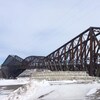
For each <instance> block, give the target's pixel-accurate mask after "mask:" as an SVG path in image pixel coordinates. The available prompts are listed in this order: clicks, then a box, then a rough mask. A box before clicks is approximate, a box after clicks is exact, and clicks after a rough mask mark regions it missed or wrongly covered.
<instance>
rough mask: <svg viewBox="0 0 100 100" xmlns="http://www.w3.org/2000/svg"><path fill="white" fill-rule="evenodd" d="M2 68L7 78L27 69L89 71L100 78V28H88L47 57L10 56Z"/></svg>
mask: <svg viewBox="0 0 100 100" xmlns="http://www.w3.org/2000/svg"><path fill="white" fill-rule="evenodd" d="M1 68H2V73H3V76H4V77H5V78H10V77H16V76H18V75H19V74H20V73H21V72H23V71H24V70H26V69H48V70H51V71H87V73H89V75H91V76H100V27H90V28H88V29H87V30H85V31H84V32H82V33H81V34H79V35H78V36H76V37H75V38H73V39H72V40H70V41H69V42H67V43H66V44H64V45H63V46H61V47H60V48H58V49H57V50H55V51H53V52H52V53H50V54H49V55H47V56H46V57H44V56H29V57H27V58H25V59H22V58H20V57H18V56H11V55H9V56H8V57H7V59H6V60H5V62H4V63H3V64H2V66H1Z"/></svg>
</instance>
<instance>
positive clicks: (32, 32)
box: [0, 0, 100, 63]
mask: <svg viewBox="0 0 100 100" xmlns="http://www.w3.org/2000/svg"><path fill="white" fill-rule="evenodd" d="M99 25H100V0H0V63H2V62H3V61H4V60H5V58H6V57H7V56H8V55H9V54H12V55H14V54H16V55H19V56H21V57H23V58H25V57H26V56H30V55H41V56H42V55H44V56H45V55H48V54H49V53H51V52H52V51H54V50H55V49H57V48H58V47H59V46H61V45H63V44H64V43H66V42H68V41H69V40H70V39H72V38H73V37H75V36H76V35H78V34H79V33H81V32H82V31H84V30H85V29H87V28H88V27H90V26H97V27H99Z"/></svg>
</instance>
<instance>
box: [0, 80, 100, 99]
mask: <svg viewBox="0 0 100 100" xmlns="http://www.w3.org/2000/svg"><path fill="white" fill-rule="evenodd" d="M1 81H2V82H0V99H1V100H100V92H98V90H99V89H100V83H98V82H92V83H77V81H75V80H73V81H68V80H67V81H46V80H43V81H37V80H31V81H30V82H29V80H27V81H26V79H25V80H1ZM3 83H4V84H3ZM7 84H8V85H7ZM15 84H16V85H15ZM25 84H26V85H25ZM19 87H20V88H19Z"/></svg>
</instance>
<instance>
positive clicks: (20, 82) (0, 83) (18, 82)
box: [0, 78, 29, 86]
mask: <svg viewBox="0 0 100 100" xmlns="http://www.w3.org/2000/svg"><path fill="white" fill-rule="evenodd" d="M27 83H29V78H18V79H0V86H5V85H7V86H8V85H23V84H27Z"/></svg>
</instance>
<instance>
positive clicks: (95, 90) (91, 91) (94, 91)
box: [86, 88, 98, 96]
mask: <svg viewBox="0 0 100 100" xmlns="http://www.w3.org/2000/svg"><path fill="white" fill-rule="evenodd" d="M97 91H98V88H93V89H91V90H90V91H89V92H88V93H87V94H86V96H90V95H93V94H95V93H96V92H97Z"/></svg>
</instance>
